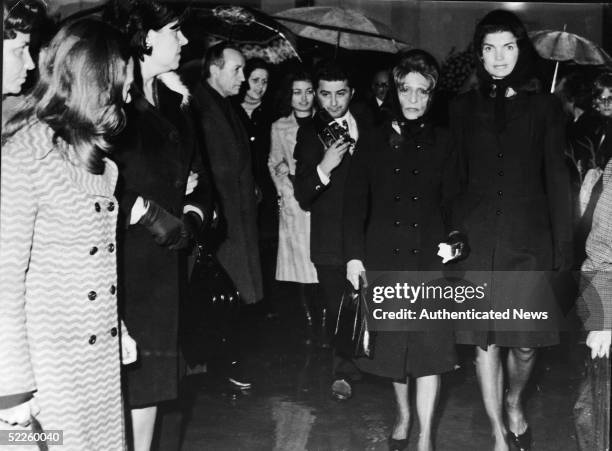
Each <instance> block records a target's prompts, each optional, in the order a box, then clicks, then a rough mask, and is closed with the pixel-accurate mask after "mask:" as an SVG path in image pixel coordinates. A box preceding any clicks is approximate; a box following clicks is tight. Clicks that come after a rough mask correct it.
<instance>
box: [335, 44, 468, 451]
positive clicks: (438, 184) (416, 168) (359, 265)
mask: <svg viewBox="0 0 612 451" xmlns="http://www.w3.org/2000/svg"><path fill="white" fill-rule="evenodd" d="M438 74H439V69H438V64H437V63H436V60H435V59H434V58H433V56H431V55H430V54H429V53H427V52H425V51H423V50H418V49H415V50H411V51H409V52H407V53H405V54H403V55H401V56H400V58H399V60H398V62H397V64H396V65H395V66H394V67H393V70H392V82H391V87H390V88H389V93H388V95H387V98H388V99H389V100H390V103H391V106H390V108H389V110H390V111H389V112H390V114H389V117H388V118H387V119H386V120H385V121H384V122H383V123H382V124H381V125H380V126H379V127H377V128H375V129H374V130H372V131H371V132H369V133H365V134H364V136H362V137H361V138H360V140H359V142H358V144H357V149H356V150H355V154H354V156H353V161H352V164H351V167H350V170H349V175H348V178H347V185H346V191H345V197H344V210H343V211H344V225H343V228H344V252H345V259H346V260H347V279H348V280H349V281H350V282H351V283H352V285H353V286H354V287H355V289H358V288H359V278H360V275H361V274H362V272H363V271H365V268H367V269H368V270H370V271H435V270H438V271H439V270H441V269H442V265H441V263H440V262H439V261H438V258H437V255H436V254H437V250H438V242H439V241H440V240H441V239H443V237H444V236H445V230H446V228H445V225H446V224H445V220H446V219H447V217H448V215H447V212H448V206H449V202H450V200H451V198H452V196H453V194H454V188H455V187H456V184H455V183H454V182H453V180H455V177H454V175H453V171H454V168H453V167H452V163H453V159H452V158H451V156H450V153H449V145H448V144H449V133H448V131H447V130H445V129H442V128H440V127H438V126H436V125H434V124H433V123H432V119H431V117H430V115H429V114H428V113H429V108H430V106H431V103H432V99H433V96H434V92H435V88H436V84H437V81H438ZM400 174H402V175H401V176H400ZM403 174H406V175H403ZM368 212H369V213H368ZM358 365H359V368H360V369H361V370H363V371H366V372H369V373H372V374H375V375H377V376H382V377H385V378H388V379H391V380H392V381H393V388H394V391H395V401H396V404H397V418H396V422H395V425H394V427H393V430H392V432H391V435H390V437H389V449H390V450H403V449H406V448H407V447H408V428H409V425H410V416H411V412H410V399H409V390H408V383H409V381H410V379H414V381H415V384H416V413H417V417H418V419H419V426H420V431H419V439H418V445H417V449H418V450H419V451H432V450H433V449H434V440H433V436H432V435H433V432H432V428H433V418H434V413H435V409H436V404H437V400H438V394H439V391H440V380H441V376H440V375H441V374H442V373H444V372H447V371H451V370H453V369H454V366H455V343H454V339H453V335H452V331H450V330H446V331H438V330H436V331H428V332H421V331H410V332H403V331H390V332H382V331H379V332H377V333H376V338H375V351H374V357H373V359H372V360H370V359H367V358H363V359H360V360H359V361H358Z"/></svg>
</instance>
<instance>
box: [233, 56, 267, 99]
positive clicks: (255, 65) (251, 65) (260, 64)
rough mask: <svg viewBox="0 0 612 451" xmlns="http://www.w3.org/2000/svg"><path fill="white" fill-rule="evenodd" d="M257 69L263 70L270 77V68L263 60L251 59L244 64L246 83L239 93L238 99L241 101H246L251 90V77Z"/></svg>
mask: <svg viewBox="0 0 612 451" xmlns="http://www.w3.org/2000/svg"><path fill="white" fill-rule="evenodd" d="M255 69H263V70H265V71H266V72H268V75H270V66H269V65H268V63H266V62H265V61H264V60H263V59H261V58H251V59H250V60H247V62H246V63H245V64H244V70H243V73H244V83H242V85H241V86H240V91H239V92H238V98H239V99H240V100H242V99H244V96H245V94H246V92H247V91H248V90H249V77H250V76H251V74H252V73H253V71H254V70H255Z"/></svg>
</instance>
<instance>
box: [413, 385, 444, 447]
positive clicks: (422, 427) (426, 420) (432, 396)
mask: <svg viewBox="0 0 612 451" xmlns="http://www.w3.org/2000/svg"><path fill="white" fill-rule="evenodd" d="M440 379H441V378H440V375H439V374H434V375H431V376H423V377H419V378H417V380H416V410H417V416H418V417H419V444H418V448H417V449H418V451H433V449H434V448H433V441H432V437H431V430H432V425H433V418H434V412H435V410H436V405H437V403H438V394H439V393H440Z"/></svg>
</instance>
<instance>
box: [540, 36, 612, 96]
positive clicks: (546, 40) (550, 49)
mask: <svg viewBox="0 0 612 451" xmlns="http://www.w3.org/2000/svg"><path fill="white" fill-rule="evenodd" d="M529 37H530V38H531V41H532V42H533V45H534V47H535V49H536V50H537V52H538V53H539V54H540V56H541V57H542V58H545V59H549V60H553V61H556V62H557V64H555V74H554V75H553V82H552V86H551V89H550V92H553V91H554V89H555V84H556V82H557V72H558V69H559V62H560V61H573V62H575V63H577V64H587V65H603V64H612V58H611V57H610V55H608V54H607V53H606V52H605V51H604V50H603V49H601V48H600V47H599V46H598V45H597V44H595V43H594V42H591V41H589V40H588V39H585V38H583V37H582V36H579V35H577V34H574V33H568V32H567V31H565V26H563V31H555V30H541V31H532V32H531V33H529Z"/></svg>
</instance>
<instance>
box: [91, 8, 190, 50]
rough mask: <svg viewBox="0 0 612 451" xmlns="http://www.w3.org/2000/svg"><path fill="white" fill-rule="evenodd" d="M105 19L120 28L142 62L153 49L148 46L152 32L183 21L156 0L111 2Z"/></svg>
mask: <svg viewBox="0 0 612 451" xmlns="http://www.w3.org/2000/svg"><path fill="white" fill-rule="evenodd" d="M103 19H104V20H105V21H106V22H108V23H111V24H112V25H114V26H116V27H117V28H119V29H120V30H121V31H122V32H123V33H124V34H125V35H126V36H127V37H128V39H129V42H130V48H131V49H132V55H133V56H134V57H136V58H137V59H138V60H140V61H142V60H143V59H144V55H150V54H151V52H152V49H151V48H150V47H149V46H147V34H148V33H149V31H150V30H155V31H158V30H161V29H162V28H164V27H165V26H166V25H168V24H169V23H171V22H178V23H179V25H180V23H181V22H182V20H183V17H182V16H178V15H177V14H176V13H175V12H174V11H172V10H171V9H170V8H168V7H167V6H165V5H162V4H161V3H158V2H156V1H154V0H110V1H109V2H108V3H107V4H106V8H105V10H104V13H103Z"/></svg>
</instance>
